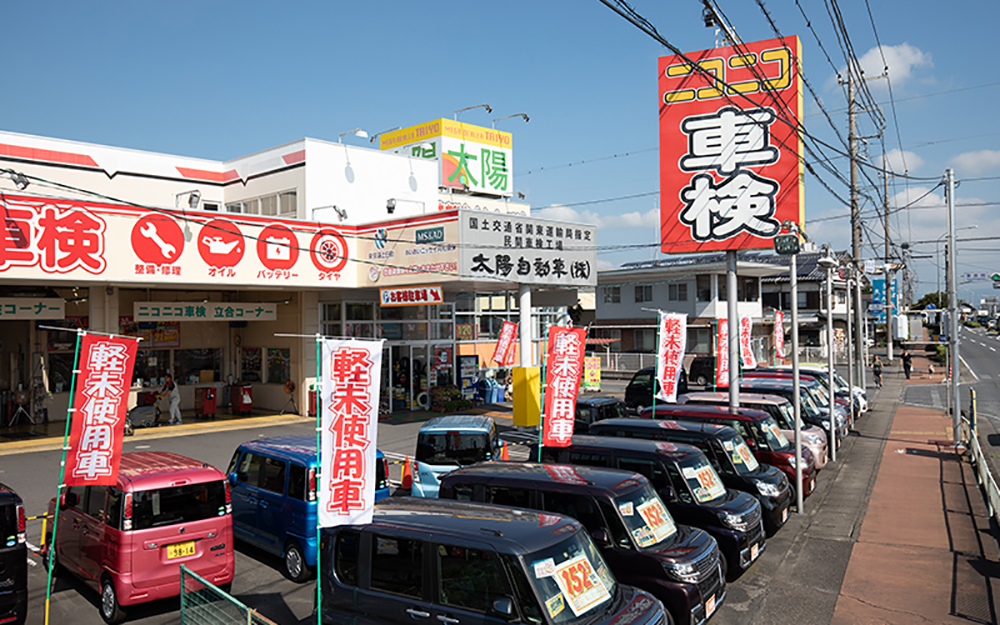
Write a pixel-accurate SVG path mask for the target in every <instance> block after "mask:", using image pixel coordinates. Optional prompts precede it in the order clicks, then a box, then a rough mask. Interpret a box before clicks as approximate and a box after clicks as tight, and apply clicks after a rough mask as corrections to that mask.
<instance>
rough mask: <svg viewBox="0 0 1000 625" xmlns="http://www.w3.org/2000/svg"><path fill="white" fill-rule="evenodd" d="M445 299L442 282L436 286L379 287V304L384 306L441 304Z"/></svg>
mask: <svg viewBox="0 0 1000 625" xmlns="http://www.w3.org/2000/svg"><path fill="white" fill-rule="evenodd" d="M443 301H444V291H443V290H442V289H441V285H440V284H438V285H435V286H403V287H393V288H391V289H379V302H380V303H379V305H380V306H381V307H382V308H391V307H393V306H420V305H423V304H440V303H441V302H443Z"/></svg>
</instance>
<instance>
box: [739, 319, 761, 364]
mask: <svg viewBox="0 0 1000 625" xmlns="http://www.w3.org/2000/svg"><path fill="white" fill-rule="evenodd" d="M752 333H753V319H752V318H750V317H740V360H741V361H742V362H743V368H744V369H754V368H756V367H757V358H756V357H755V356H754V355H753V344H752V343H751V341H750V337H751V336H752Z"/></svg>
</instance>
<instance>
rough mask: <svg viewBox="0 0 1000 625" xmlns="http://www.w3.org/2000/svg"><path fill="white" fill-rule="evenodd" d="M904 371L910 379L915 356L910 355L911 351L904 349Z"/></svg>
mask: <svg viewBox="0 0 1000 625" xmlns="http://www.w3.org/2000/svg"><path fill="white" fill-rule="evenodd" d="M901 358H902V359H903V373H904V374H906V379H907V380H909V379H910V371H911V370H912V369H913V356H910V352H908V351H906V350H905V349H904V350H903V355H902V356H901Z"/></svg>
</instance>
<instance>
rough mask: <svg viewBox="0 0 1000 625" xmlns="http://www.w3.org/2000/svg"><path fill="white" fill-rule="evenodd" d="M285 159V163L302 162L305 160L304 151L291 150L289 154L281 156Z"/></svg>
mask: <svg viewBox="0 0 1000 625" xmlns="http://www.w3.org/2000/svg"><path fill="white" fill-rule="evenodd" d="M281 158H283V159H284V160H285V165H294V164H295V163H304V162H305V160H306V151H305V150H299V151H298V152H292V153H291V154H285V155H284V156H282V157H281Z"/></svg>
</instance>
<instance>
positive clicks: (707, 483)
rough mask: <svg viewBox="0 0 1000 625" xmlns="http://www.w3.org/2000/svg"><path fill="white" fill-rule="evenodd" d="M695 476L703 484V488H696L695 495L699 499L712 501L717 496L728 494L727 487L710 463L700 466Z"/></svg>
mask: <svg viewBox="0 0 1000 625" xmlns="http://www.w3.org/2000/svg"><path fill="white" fill-rule="evenodd" d="M695 476H696V477H697V479H698V483H699V484H701V489H695V496H696V497H697V498H698V501H701V502H705V501H711V500H713V499H715V498H716V497H721V496H722V495H725V494H726V489H725V487H724V486H723V485H722V482H720V481H719V476H718V475H716V473H715V471H713V470H712V467H710V466H708V465H703V466H701V467H699V468H698V470H697V472H696V473H695Z"/></svg>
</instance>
